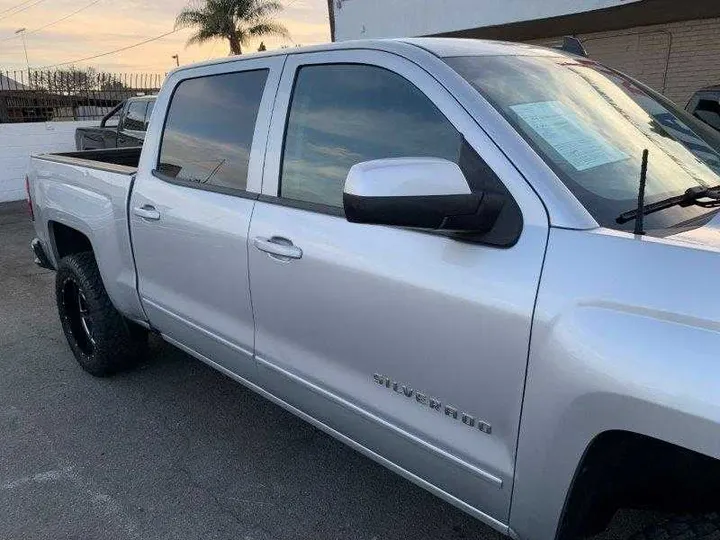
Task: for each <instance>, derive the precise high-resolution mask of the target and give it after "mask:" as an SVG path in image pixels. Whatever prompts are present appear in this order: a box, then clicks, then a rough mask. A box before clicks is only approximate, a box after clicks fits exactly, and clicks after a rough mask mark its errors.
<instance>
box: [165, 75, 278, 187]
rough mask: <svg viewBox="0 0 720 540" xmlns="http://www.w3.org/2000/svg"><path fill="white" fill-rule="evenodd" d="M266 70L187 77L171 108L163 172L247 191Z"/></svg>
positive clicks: (174, 176)
mask: <svg viewBox="0 0 720 540" xmlns="http://www.w3.org/2000/svg"><path fill="white" fill-rule="evenodd" d="M267 73H268V72H267V70H259V71H245V72H240V73H228V74H224V75H214V76H212V77H201V78H198V79H188V80H186V81H183V82H181V83H180V84H179V85H178V87H177V88H176V90H175V94H174V95H173V98H172V102H171V103H170V109H169V110H168V115H167V120H166V124H165V129H164V132H163V138H162V146H161V148H160V159H159V165H158V169H159V170H160V172H161V173H163V174H166V175H168V176H171V177H173V178H176V179H178V180H183V181H186V182H193V183H198V184H207V185H212V186H219V187H224V188H233V189H239V190H243V189H245V187H246V185H247V174H248V163H249V161H250V147H251V145H252V138H253V132H254V131H255V120H256V118H257V114H258V110H259V108H260V100H261V99H262V93H263V88H264V87H265V80H266V79H267Z"/></svg>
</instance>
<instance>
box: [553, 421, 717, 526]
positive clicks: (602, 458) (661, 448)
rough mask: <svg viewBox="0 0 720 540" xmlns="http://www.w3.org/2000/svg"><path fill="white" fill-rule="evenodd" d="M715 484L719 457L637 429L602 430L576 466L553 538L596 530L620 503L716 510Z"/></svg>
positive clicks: (670, 510)
mask: <svg viewBox="0 0 720 540" xmlns="http://www.w3.org/2000/svg"><path fill="white" fill-rule="evenodd" d="M719 483H720V460H718V459H715V458H713V457H710V456H707V455H704V454H701V453H699V452H695V451H693V450H690V449H687V448H684V447H682V446H680V445H677V444H673V443H670V442H667V441H663V440H660V439H657V438H654V437H650V436H647V435H643V434H640V433H635V432H631V431H624V430H611V431H605V432H603V433H600V434H598V435H597V436H596V437H594V438H593V439H592V441H591V442H590V444H589V445H588V446H587V448H586V449H585V452H584V454H583V456H582V459H581V460H580V462H579V464H578V466H577V469H576V471H575V474H574V476H573V480H572V483H571V485H570V489H569V490H568V493H567V496H566V498H565V504H564V506H563V510H562V513H561V516H560V523H559V526H558V532H557V537H556V538H557V539H558V540H570V539H576V538H585V537H588V536H591V535H594V534H597V533H599V532H601V531H602V530H604V529H605V528H606V526H607V525H608V523H609V522H610V520H611V519H612V517H613V516H614V515H615V513H616V512H617V510H619V509H620V508H642V509H645V510H656V511H660V512H668V513H675V514H677V513H701V512H710V511H713V510H716V509H717V508H718V507H719V504H720V493H718V491H717V485H718V484H719Z"/></svg>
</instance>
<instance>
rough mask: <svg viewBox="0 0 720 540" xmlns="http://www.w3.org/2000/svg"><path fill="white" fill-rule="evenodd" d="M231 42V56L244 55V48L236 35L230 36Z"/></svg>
mask: <svg viewBox="0 0 720 540" xmlns="http://www.w3.org/2000/svg"><path fill="white" fill-rule="evenodd" d="M228 41H229V42H230V54H242V48H241V47H240V40H239V39H238V37H237V36H236V35H235V34H230V35H229V36H228Z"/></svg>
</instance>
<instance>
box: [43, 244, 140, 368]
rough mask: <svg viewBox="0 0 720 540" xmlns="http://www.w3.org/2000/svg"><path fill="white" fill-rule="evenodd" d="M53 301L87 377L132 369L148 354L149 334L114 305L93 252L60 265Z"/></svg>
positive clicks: (63, 260) (67, 258) (81, 254)
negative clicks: (87, 374)
mask: <svg viewBox="0 0 720 540" xmlns="http://www.w3.org/2000/svg"><path fill="white" fill-rule="evenodd" d="M55 299H56V301H57V307H58V314H59V316H60V322H61V324H62V329H63V332H64V334H65V337H66V338H67V341H68V344H69V345H70V349H72V352H73V354H74V355H75V358H76V359H77V361H78V363H79V364H80V366H81V367H82V368H83V369H84V370H85V371H87V372H88V373H90V374H92V375H94V376H96V377H107V376H109V375H113V374H115V373H118V372H120V371H124V370H127V369H130V368H132V367H134V366H135V365H136V364H137V363H138V361H139V360H140V359H141V358H142V357H143V356H144V354H145V353H146V351H147V341H148V334H147V331H146V330H145V329H144V328H142V327H140V326H138V325H136V324H134V323H132V322H130V321H129V320H127V319H126V318H125V317H123V316H122V315H121V314H120V313H119V312H118V311H117V310H116V309H115V307H114V306H113V305H112V302H111V301H110V297H109V296H108V294H107V291H106V290H105V286H104V285H103V282H102V278H101V277H100V271H99V270H98V267H97V263H96V262H95V257H94V255H93V253H92V252H89V251H86V252H83V253H76V254H73V255H68V256H67V257H64V258H63V259H61V260H60V264H59V265H58V269H57V273H56V276H55ZM81 313H82V314H81Z"/></svg>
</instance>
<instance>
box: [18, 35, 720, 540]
mask: <svg viewBox="0 0 720 540" xmlns="http://www.w3.org/2000/svg"><path fill="white" fill-rule="evenodd" d="M646 149H647V150H648V151H649V154H648V156H647V160H646V162H645V163H646V167H643V163H644V161H643V151H644V150H646ZM719 150H720V143H719V142H718V138H717V135H716V134H715V133H714V132H713V131H712V130H710V129H709V128H708V127H706V126H703V125H702V124H701V123H699V122H697V121H696V120H695V119H693V118H692V117H691V116H690V115H688V114H686V113H685V112H684V111H682V110H681V109H679V108H678V107H676V106H675V105H673V104H672V103H670V102H669V101H667V100H666V99H665V98H663V97H662V96H660V95H658V94H657V93H655V92H653V91H652V90H650V89H648V88H646V87H645V86H643V85H642V84H640V83H639V82H637V81H634V80H632V79H630V78H628V77H626V76H625V75H623V74H621V73H618V72H616V71H614V70H612V69H609V68H607V67H604V66H602V65H601V64H599V63H597V62H594V61H591V60H588V59H586V58H582V57H579V56H572V55H569V54H566V53H563V52H559V51H556V50H550V49H544V48H540V47H535V46H529V45H518V44H509V43H499V42H490V41H475V40H457V39H441V38H434V39H431V38H428V39H403V40H388V41H382V40H379V41H358V42H347V43H338V44H329V45H322V46H315V47H309V48H298V49H293V50H282V51H277V52H271V53H264V54H257V55H252V56H247V57H245V56H243V57H242V58H237V57H233V58H228V59H222V60H218V61H212V62H208V63H202V64H198V65H194V66H190V67H183V68H181V69H178V70H176V71H174V72H172V73H171V74H170V76H169V77H168V79H167V81H166V83H165V85H164V87H163V89H162V90H161V92H160V94H159V96H158V98H157V104H156V108H155V113H154V114H153V119H152V121H151V122H150V126H149V128H148V132H147V138H146V142H145V145H144V146H143V148H142V150H140V149H134V150H127V149H126V150H122V151H103V152H99V153H98V152H80V153H70V154H48V155H40V156H35V157H33V158H32V160H31V167H30V171H29V175H28V192H29V197H30V200H31V204H32V208H33V209H34V220H35V228H36V231H37V239H36V240H35V241H34V242H33V249H34V250H35V254H36V256H37V259H38V261H39V262H40V263H41V264H46V265H48V266H50V267H52V268H55V269H56V270H57V273H56V294H57V303H58V310H59V315H60V321H61V323H62V327H63V330H64V333H65V335H66V336H67V340H68V343H69V344H70V347H71V348H72V350H73V352H74V353H75V356H76V357H77V359H78V361H79V363H80V364H81V366H82V367H83V368H85V369H86V370H87V371H89V372H90V373H92V374H94V375H100V376H104V375H109V374H112V373H115V372H117V371H119V370H122V369H126V368H128V367H129V366H131V365H133V364H134V363H135V362H137V360H138V358H140V357H141V356H142V354H143V350H144V347H145V344H146V334H147V332H148V331H152V332H156V333H158V334H159V335H161V336H162V337H163V338H164V339H165V340H167V341H168V342H169V343H171V344H174V345H175V346H177V347H179V348H180V349H182V350H184V351H186V352H188V353H189V354H191V355H193V356H195V357H197V358H198V359H200V360H202V361H204V362H206V363H208V364H209V365H211V366H213V367H215V368H217V369H218V370H220V371H221V372H223V373H225V374H226V375H228V376H230V377H232V378H234V379H236V380H237V381H239V382H241V383H242V384H244V385H246V386H247V387H249V388H251V389H253V390H254V391H256V392H258V393H260V394H261V395H263V396H265V397H267V398H268V399H270V400H271V401H273V402H275V403H277V404H279V405H281V406H282V407H285V408H286V409H288V410H290V411H292V412H293V413H295V414H297V415H298V416H300V417H302V418H303V419H305V420H307V421H308V422H311V423H312V424H314V425H315V426H317V427H319V428H320V429H322V430H324V431H326V432H327V433H329V434H331V435H333V436H334V437H337V438H338V439H340V440H341V441H343V442H345V443H347V444H348V445H350V446H351V447H353V448H355V449H356V450H358V451H360V452H362V453H364V454H365V455H367V456H369V457H371V458H372V459H374V460H376V461H378V462H380V463H382V464H383V465H385V466H386V467H388V468H389V469H391V470H393V471H395V472H397V473H399V474H401V475H403V476H404V477H406V478H408V479H409V480H411V481H412V482H414V483H416V484H418V485H420V486H422V487H424V488H426V489H427V490H429V491H431V492H432V493H434V494H436V495H438V496H440V497H442V498H443V499H445V500H446V501H449V502H450V503H452V504H454V505H455V506H457V507H458V508H461V509H462V510H464V511H466V512H468V513H470V514H472V515H473V516H475V517H477V518H478V519H480V520H482V521H484V522H485V523H487V524H488V525H490V526H491V527H493V528H495V529H497V530H498V531H501V532H502V533H504V534H506V535H509V536H510V537H513V538H521V539H538V540H545V539H552V538H559V539H574V538H582V537H587V536H590V535H593V534H595V533H597V532H599V531H601V530H602V529H603V528H604V527H605V526H606V525H607V523H608V522H609V520H610V519H611V518H612V517H613V515H614V514H615V512H616V511H617V510H618V509H619V508H625V507H630V508H632V507H637V508H649V509H655V510H657V511H658V512H661V514H660V515H661V516H663V520H662V521H661V522H659V523H658V524H657V525H654V528H652V529H649V530H647V531H643V532H641V533H639V534H640V536H638V537H637V538H656V537H657V538H660V537H662V538H692V539H698V538H715V537H716V535H717V532H709V531H717V529H718V526H719V525H720V518H719V517H718V514H717V513H715V512H716V511H717V510H718V509H719V508H720V506H719V505H718V495H719V494H720V490H718V489H717V487H718V485H720V484H718V480H719V479H720V466H719V464H720V461H719V458H720V393H719V392H718V388H719V387H718V381H720V362H718V361H717V351H718V348H719V346H720V302H718V298H717V294H715V287H714V285H713V284H714V282H715V280H716V279H717V276H718V275H720V229H719V227H720V217H719V216H718V209H717V203H718V199H719V198H720V194H719V193H718V189H717V186H718V185H719V184H720V157H719V153H718V152H719ZM643 169H644V170H643ZM641 179H642V180H643V181H642V182H641ZM641 184H642V185H644V189H641V188H640V186H641ZM640 216H642V217H643V220H642V221H641V222H640V221H638V218H639V217H640ZM636 222H637V223H636ZM663 534H664V535H665V536H662V535H663Z"/></svg>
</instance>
